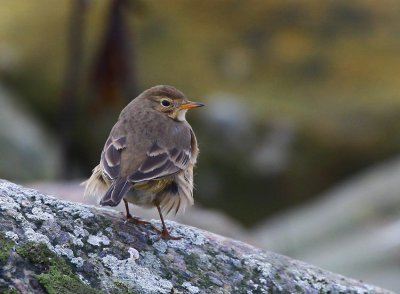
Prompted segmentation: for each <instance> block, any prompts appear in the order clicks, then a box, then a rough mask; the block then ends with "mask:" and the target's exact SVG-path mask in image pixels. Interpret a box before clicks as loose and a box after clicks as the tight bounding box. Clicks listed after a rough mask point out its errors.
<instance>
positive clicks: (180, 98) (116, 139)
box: [84, 86, 203, 239]
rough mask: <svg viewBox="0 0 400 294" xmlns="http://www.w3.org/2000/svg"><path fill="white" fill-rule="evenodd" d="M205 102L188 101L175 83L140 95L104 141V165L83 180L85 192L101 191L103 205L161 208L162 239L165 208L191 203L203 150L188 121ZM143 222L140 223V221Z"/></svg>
mask: <svg viewBox="0 0 400 294" xmlns="http://www.w3.org/2000/svg"><path fill="white" fill-rule="evenodd" d="M200 106H203V104H201V103H197V102H191V101H189V100H188V99H187V98H186V97H185V95H184V94H183V93H182V92H180V91H179V90H177V89H176V88H174V87H171V86H155V87H153V88H150V89H148V90H146V91H144V92H143V93H141V94H140V95H139V96H138V97H137V98H135V99H134V100H133V101H132V102H130V103H129V104H128V105H127V106H126V107H125V108H124V109H123V110H122V112H121V114H120V116H119V119H118V121H117V123H116V124H115V125H114V127H113V128H112V130H111V133H110V135H109V137H108V139H107V141H106V143H105V146H104V149H103V152H102V153H101V159H100V164H99V165H97V166H96V167H95V168H94V169H93V173H92V175H91V177H90V178H89V179H88V180H87V181H86V182H84V185H85V195H99V194H101V195H102V199H101V201H100V204H101V205H108V206H116V205H118V204H119V203H120V202H121V200H124V202H125V208H126V216H127V218H128V219H135V218H132V216H131V214H130V213H129V208H128V202H130V203H133V204H136V205H139V206H145V207H154V206H155V207H157V209H158V212H159V214H160V219H161V222H162V226H163V228H162V230H161V231H160V234H161V237H162V238H165V239H175V237H171V235H170V234H169V232H168V230H167V228H166V226H165V223H164V219H163V215H162V211H165V212H167V213H168V212H170V211H174V212H175V213H177V212H178V211H179V210H180V209H182V208H184V207H185V206H186V205H188V204H189V205H192V204H193V167H194V165H195V164H196V159H197V155H198V153H199V149H198V147H197V140H196V136H195V134H194V132H193V130H192V128H191V126H190V125H189V123H188V122H187V121H186V117H185V115H186V112H187V110H188V109H191V108H195V107H200ZM138 222H140V221H138Z"/></svg>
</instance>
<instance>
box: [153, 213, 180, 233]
mask: <svg viewBox="0 0 400 294" xmlns="http://www.w3.org/2000/svg"><path fill="white" fill-rule="evenodd" d="M156 206H157V210H158V213H159V214H160V219H161V223H162V230H161V231H160V230H158V229H156V228H155V230H156V231H157V232H158V233H159V234H160V238H163V239H164V240H180V239H182V237H173V236H171V235H170V233H169V232H168V229H167V226H166V225H165V222H164V217H163V215H162V213H161V208H160V206H159V205H156ZM171 231H172V230H171Z"/></svg>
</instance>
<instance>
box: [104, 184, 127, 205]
mask: <svg viewBox="0 0 400 294" xmlns="http://www.w3.org/2000/svg"><path fill="white" fill-rule="evenodd" d="M130 188H131V184H130V182H128V181H127V179H126V178H120V179H116V180H115V181H114V182H113V183H112V184H111V186H110V188H108V190H107V192H106V194H105V195H104V196H103V198H102V199H101V201H100V205H102V206H117V205H118V204H119V203H120V202H121V200H122V198H123V197H124V195H125V194H126V193H127V192H128V191H129V189H130Z"/></svg>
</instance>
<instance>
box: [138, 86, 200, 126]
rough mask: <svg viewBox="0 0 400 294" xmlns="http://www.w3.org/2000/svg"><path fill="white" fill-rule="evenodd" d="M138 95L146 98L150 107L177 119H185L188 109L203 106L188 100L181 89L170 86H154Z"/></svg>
mask: <svg viewBox="0 0 400 294" xmlns="http://www.w3.org/2000/svg"><path fill="white" fill-rule="evenodd" d="M140 96H142V97H143V98H144V99H146V100H147V102H148V103H149V104H150V107H151V108H152V109H154V110H156V111H159V112H161V113H164V114H165V115H167V116H169V117H170V118H172V119H174V120H178V121H184V120H185V119H186V118H185V116H186V112H187V111H188V110H189V109H192V108H197V107H201V106H204V104H202V103H199V102H193V101H190V100H188V99H187V98H186V97H185V95H184V94H183V93H182V92H181V91H179V90H178V89H176V88H174V87H172V86H155V87H152V88H150V89H148V90H146V91H144V92H143V93H142V95H140Z"/></svg>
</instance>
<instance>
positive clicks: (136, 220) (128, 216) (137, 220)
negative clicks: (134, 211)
mask: <svg viewBox="0 0 400 294" xmlns="http://www.w3.org/2000/svg"><path fill="white" fill-rule="evenodd" d="M123 200H124V203H125V210H126V221H127V222H133V223H135V224H138V225H151V226H153V225H152V224H151V223H150V222H148V221H145V220H142V219H140V218H138V217H133V216H132V215H131V214H130V212H129V206H128V201H126V200H125V199H123Z"/></svg>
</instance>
